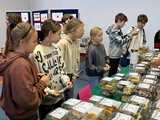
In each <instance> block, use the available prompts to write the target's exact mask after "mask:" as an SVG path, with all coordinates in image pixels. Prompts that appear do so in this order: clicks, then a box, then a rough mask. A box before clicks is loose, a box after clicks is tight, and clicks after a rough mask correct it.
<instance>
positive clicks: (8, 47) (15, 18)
mask: <svg viewBox="0 0 160 120" xmlns="http://www.w3.org/2000/svg"><path fill="white" fill-rule="evenodd" d="M7 21H8V26H7V31H6V43H5V50H4V54H7V53H8V52H9V51H13V47H12V41H11V31H12V29H13V28H14V27H15V26H16V25H17V24H18V23H20V22H22V19H21V17H20V16H19V15H16V14H11V15H7Z"/></svg>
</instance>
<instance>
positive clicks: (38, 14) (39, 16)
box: [32, 10, 48, 31]
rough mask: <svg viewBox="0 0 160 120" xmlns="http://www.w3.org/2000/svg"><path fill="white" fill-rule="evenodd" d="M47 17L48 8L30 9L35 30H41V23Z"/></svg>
mask: <svg viewBox="0 0 160 120" xmlns="http://www.w3.org/2000/svg"><path fill="white" fill-rule="evenodd" d="M47 19H48V10H40V11H32V21H33V26H34V28H35V29H36V30H37V31H41V25H42V24H43V22H44V21H45V20H47Z"/></svg>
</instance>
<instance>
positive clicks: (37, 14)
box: [33, 12, 40, 21]
mask: <svg viewBox="0 0 160 120" xmlns="http://www.w3.org/2000/svg"><path fill="white" fill-rule="evenodd" d="M33 18H34V21H40V13H38V12H37V13H34V14H33Z"/></svg>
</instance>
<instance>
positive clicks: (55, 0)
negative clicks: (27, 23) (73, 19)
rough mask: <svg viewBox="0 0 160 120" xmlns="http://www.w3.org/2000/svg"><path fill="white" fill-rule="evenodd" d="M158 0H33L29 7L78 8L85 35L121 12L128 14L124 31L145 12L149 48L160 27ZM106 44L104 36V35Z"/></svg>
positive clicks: (159, 2)
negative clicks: (147, 20) (92, 28)
mask: <svg viewBox="0 0 160 120" xmlns="http://www.w3.org/2000/svg"><path fill="white" fill-rule="evenodd" d="M159 5H160V1H159V0H154V1H151V0H134V1H131V0H121V1H120V0H99V1H98V0H41V1H39V0H34V1H32V4H31V8H32V9H33V10H39V9H56V8H57V9H64V8H78V9H79V10H80V18H81V19H82V20H83V21H84V23H85V29H86V35H88V33H89V29H90V28H91V27H93V26H95V25H97V26H100V27H102V28H103V29H104V31H105V30H106V27H107V26H108V25H110V24H112V23H113V22H114V16H115V15H116V14H117V13H119V12H123V13H125V14H126V15H127V16H128V19H129V21H128V23H127V26H126V27H125V28H124V31H126V30H127V29H130V26H131V25H135V23H136V19H137V15H138V14H140V13H145V14H147V16H148V17H149V22H148V24H147V25H146V27H145V29H146V35H147V40H148V44H149V46H150V48H153V37H154V34H155V32H156V31H157V30H158V29H159V28H160V22H159V21H160V14H159ZM104 37H105V38H104V40H105V43H106V44H107V41H108V40H107V39H106V36H104Z"/></svg>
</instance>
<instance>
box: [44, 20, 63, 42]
mask: <svg viewBox="0 0 160 120" xmlns="http://www.w3.org/2000/svg"><path fill="white" fill-rule="evenodd" d="M41 28H42V31H41V32H42V38H41V40H42V41H43V40H44V38H45V37H47V36H48V34H49V32H50V31H52V32H53V33H56V32H58V31H59V30H60V29H61V26H60V24H59V23H58V22H56V21H54V20H52V19H47V20H46V21H44V23H43V25H42V27H41Z"/></svg>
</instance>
